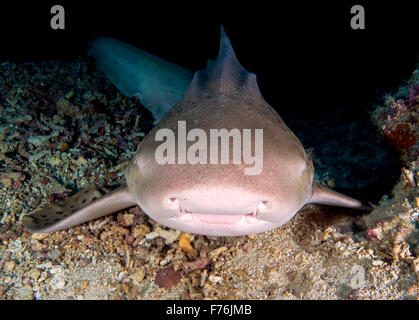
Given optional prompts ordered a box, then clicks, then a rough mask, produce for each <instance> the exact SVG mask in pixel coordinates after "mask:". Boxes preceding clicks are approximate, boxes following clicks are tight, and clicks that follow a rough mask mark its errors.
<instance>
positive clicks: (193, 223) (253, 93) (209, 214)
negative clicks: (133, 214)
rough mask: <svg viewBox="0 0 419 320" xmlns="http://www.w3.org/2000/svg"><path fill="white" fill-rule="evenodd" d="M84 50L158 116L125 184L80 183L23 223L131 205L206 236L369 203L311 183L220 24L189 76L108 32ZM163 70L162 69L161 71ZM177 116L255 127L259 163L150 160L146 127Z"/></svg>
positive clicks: (172, 122)
mask: <svg viewBox="0 0 419 320" xmlns="http://www.w3.org/2000/svg"><path fill="white" fill-rule="evenodd" d="M110 48H112V49H110ZM90 52H91V53H92V55H93V56H94V57H95V58H96V59H97V61H98V63H99V65H100V66H101V68H102V69H103V70H104V71H105V73H106V74H107V75H108V77H109V78H110V79H111V80H112V81H113V82H114V83H115V84H116V85H117V87H118V88H120V89H121V91H122V92H124V93H125V94H126V95H128V96H134V95H139V96H140V98H141V97H146V98H144V99H143V100H142V102H143V104H144V105H145V106H146V107H148V108H149V109H150V110H151V112H152V113H153V115H155V118H156V120H160V121H159V122H158V124H157V125H156V126H155V127H154V128H153V130H152V131H151V132H150V133H149V134H148V135H147V136H146V137H145V138H144V139H143V140H142V141H141V143H140V144H139V146H138V149H137V153H136V154H135V156H134V157H133V158H132V159H131V161H130V163H129V165H128V167H127V168H126V170H125V179H126V182H127V186H125V187H122V188H120V189H118V190H115V191H113V192H110V193H103V192H101V191H100V190H99V189H90V190H89V189H88V190H85V191H81V192H80V193H77V194H75V195H73V196H72V197H70V198H68V199H66V200H63V201H62V202H57V203H55V204H52V205H50V206H48V207H46V208H44V209H41V210H39V211H36V212H35V213H33V214H31V215H27V216H24V217H23V220H22V222H23V224H24V226H25V227H26V228H27V229H28V230H29V231H31V232H40V233H45V232H53V231H56V230H60V229H64V228H68V227H71V226H74V225H77V224H80V223H83V222H86V221H89V220H92V219H95V218H98V217H100V216H104V215H107V214H110V213H113V212H115V211H118V210H120V209H124V208H126V207H130V206H133V205H139V206H140V207H141V208H142V209H143V210H144V212H145V213H146V214H148V215H149V216H150V217H151V218H152V219H154V220H156V221H157V222H159V223H161V224H163V225H166V226H168V227H171V228H175V229H178V230H181V231H184V232H191V233H195V234H203V235H213V236H240V235H246V234H253V233H259V232H264V231H267V230H272V229H274V228H277V227H279V226H281V225H282V224H284V223H286V222H287V221H289V220H290V219H291V218H292V217H293V216H294V215H295V214H296V213H297V212H298V211H299V210H300V208H301V207H303V206H304V205H305V204H308V203H317V204H326V205H333V206H341V207H349V208H353V209H359V210H369V209H371V208H370V207H369V206H365V205H363V204H362V203H361V202H360V201H358V200H356V199H353V198H351V197H348V196H345V195H343V194H340V193H338V192H335V191H333V190H331V189H328V188H326V187H324V186H321V185H318V184H316V183H313V175H314V168H313V165H312V162H311V160H310V157H309V156H308V154H307V153H306V152H305V150H304V147H303V146H302V144H301V143H300V141H299V140H298V138H297V137H296V136H295V135H294V134H293V133H292V131H291V130H290V129H289V128H288V127H287V126H286V124H285V123H284V121H283V120H282V118H281V117H280V116H279V115H278V113H277V112H276V111H275V110H274V109H273V108H272V107H271V106H270V105H269V104H268V103H267V102H266V101H265V100H264V99H263V97H262V95H261V93H260V91H259V88H258V85H257V82H256V76H255V75H254V74H253V73H250V72H248V71H246V70H245V69H244V68H243V67H242V66H241V65H240V63H239V62H238V60H237V58H236V55H235V53H234V51H233V48H232V46H231V43H230V40H229V39H228V37H227V35H226V34H225V32H224V30H223V29H222V31H221V41H220V51H219V54H218V57H217V60H216V61H210V63H209V64H208V66H207V68H206V69H204V70H201V71H198V72H196V73H195V74H194V76H193V78H192V76H191V73H189V72H188V71H187V70H184V69H182V68H181V67H177V66H175V65H172V64H171V63H169V62H167V61H164V60H161V59H160V60H159V58H157V57H154V56H152V55H150V54H148V53H145V52H144V51H141V50H140V49H136V48H134V47H132V46H129V45H127V44H123V43H121V42H119V41H117V40H114V39H109V38H99V39H98V40H95V41H94V42H93V43H91V44H90ZM114 54H116V55H117V56H118V58H116V57H114ZM115 61H116V62H115ZM150 65H152V66H153V65H154V66H155V68H154V69H153V68H151V67H150ZM113 66H114V67H113ZM156 66H157V67H156ZM138 68H139V69H138ZM142 68H145V69H146V71H144V72H145V73H142V72H143V71H142V70H143V69H142ZM150 68H151V69H150ZM156 68H157V71H158V72H157V73H158V75H156V73H155V71H156ZM120 69H121V70H120ZM153 70H154V71H153ZM159 72H160V73H159ZM166 72H168V73H169V74H170V75H169V76H168V77H163V75H162V74H163V73H166ZM173 73H175V75H173ZM171 83H176V85H175V86H173V87H171ZM185 83H187V84H188V86H186V85H185ZM155 86H157V87H159V89H155V88H154V87H155ZM185 87H186V89H185ZM182 90H186V92H185V91H182ZM159 92H160V93H162V95H159ZM173 105H174V106H173ZM180 120H181V121H185V122H186V123H187V124H188V125H190V126H192V127H196V128H200V129H202V130H203V131H204V132H206V133H209V132H210V130H211V129H214V128H225V129H227V130H231V129H234V128H240V129H243V128H246V129H263V133H264V136H263V146H264V148H263V162H264V164H263V170H262V172H261V173H260V174H258V175H245V174H244V173H243V168H244V164H233V163H229V164H223V165H220V164H189V163H185V164H165V165H161V164H158V163H157V162H156V159H155V154H156V149H157V148H158V147H159V145H160V142H158V141H156V133H157V132H158V131H159V129H163V128H169V129H171V130H172V131H173V132H177V129H178V125H179V121H180ZM188 144H189V145H190V144H192V142H191V141H190V142H188ZM231 148H232V147H231V146H230V155H231V154H232V151H233V150H232V149H231Z"/></svg>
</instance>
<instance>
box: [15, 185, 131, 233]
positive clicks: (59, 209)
mask: <svg viewBox="0 0 419 320" xmlns="http://www.w3.org/2000/svg"><path fill="white" fill-rule="evenodd" d="M135 204H136V203H135V201H134V199H133V198H132V195H131V193H130V191H129V190H128V188H127V187H123V188H119V189H116V190H114V191H112V192H109V193H106V191H105V190H104V189H98V188H90V189H86V190H83V191H80V192H78V193H76V194H74V195H73V196H71V197H69V198H67V199H64V200H61V201H57V202H55V203H52V204H50V205H48V206H46V207H45V208H42V209H40V210H37V211H35V212H34V213H32V214H30V215H27V216H24V217H23V218H22V224H23V225H24V226H25V228H26V229H28V230H29V231H30V232H36V233H47V232H54V231H57V230H61V229H65V228H69V227H72V226H75V225H78V224H81V223H83V222H86V221H89V220H93V219H96V218H99V217H102V216H105V215H108V214H111V213H113V212H116V211H118V210H121V209H124V208H127V207H131V206H134V205H135Z"/></svg>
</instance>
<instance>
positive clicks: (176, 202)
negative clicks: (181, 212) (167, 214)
mask: <svg viewBox="0 0 419 320" xmlns="http://www.w3.org/2000/svg"><path fill="white" fill-rule="evenodd" d="M167 203H168V204H169V206H170V207H172V208H174V209H178V208H179V199H178V198H174V197H173V198H168V199H167Z"/></svg>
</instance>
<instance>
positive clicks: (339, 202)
mask: <svg viewBox="0 0 419 320" xmlns="http://www.w3.org/2000/svg"><path fill="white" fill-rule="evenodd" d="M307 203H315V204H325V205H329V206H336V207H346V208H352V209H357V210H367V211H371V210H372V209H373V208H372V207H371V206H369V205H365V204H363V203H362V202H361V201H359V200H356V199H354V198H351V197H348V196H345V195H344V194H342V193H339V192H336V191H333V190H331V189H329V188H326V187H325V186H323V185H320V184H317V183H313V191H312V195H311V199H310V200H309V201H308V202H307Z"/></svg>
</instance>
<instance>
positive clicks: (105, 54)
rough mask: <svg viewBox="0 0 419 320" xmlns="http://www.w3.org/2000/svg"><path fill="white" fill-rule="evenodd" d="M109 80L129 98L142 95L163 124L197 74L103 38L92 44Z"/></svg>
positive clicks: (93, 51) (126, 45)
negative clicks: (162, 119) (164, 117)
mask: <svg viewBox="0 0 419 320" xmlns="http://www.w3.org/2000/svg"><path fill="white" fill-rule="evenodd" d="M88 54H89V55H92V56H93V57H94V58H95V59H96V61H97V63H98V64H99V67H100V68H101V69H102V71H103V72H104V73H105V74H106V76H107V77H108V78H109V80H111V81H112V83H113V84H114V85H115V86H116V87H117V88H118V89H119V90H120V91H121V92H122V93H123V94H124V95H126V96H128V97H134V96H138V97H139V98H140V101H141V103H142V104H143V105H144V106H145V107H146V108H147V109H148V110H150V112H151V113H152V114H153V116H154V118H155V119H156V120H157V121H159V120H160V119H161V118H162V117H163V116H164V115H165V114H166V113H167V111H169V110H170V109H171V108H172V107H173V106H174V105H175V104H176V103H177V102H178V101H179V100H180V99H181V98H182V97H183V95H184V94H185V92H186V90H187V89H188V87H189V84H190V83H191V81H192V78H193V73H192V72H191V71H189V70H186V69H184V68H182V67H180V66H178V65H175V64H173V63H171V62H169V61H166V60H164V59H161V58H159V57H157V56H155V55H153V54H151V53H148V52H146V51H143V50H141V49H139V48H136V47H134V46H131V45H129V44H128V43H125V42H122V41H119V40H116V39H112V38H106V37H101V38H97V39H94V40H92V41H91V42H90V43H89V48H88Z"/></svg>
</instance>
